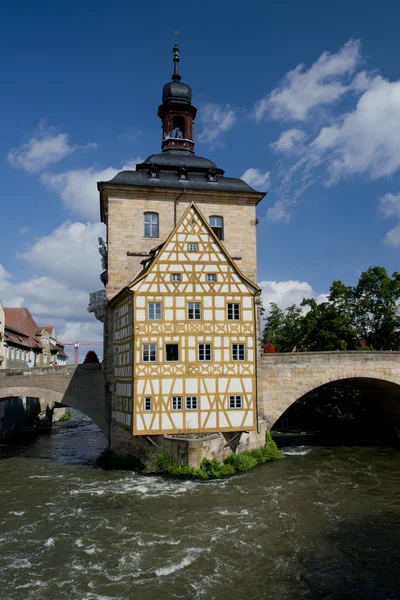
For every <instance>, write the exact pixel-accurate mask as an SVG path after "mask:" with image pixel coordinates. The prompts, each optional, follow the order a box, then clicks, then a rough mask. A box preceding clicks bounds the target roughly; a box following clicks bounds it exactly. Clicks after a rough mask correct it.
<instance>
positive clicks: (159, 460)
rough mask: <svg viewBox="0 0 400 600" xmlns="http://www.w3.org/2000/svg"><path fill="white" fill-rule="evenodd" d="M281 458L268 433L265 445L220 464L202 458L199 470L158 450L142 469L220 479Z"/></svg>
mask: <svg viewBox="0 0 400 600" xmlns="http://www.w3.org/2000/svg"><path fill="white" fill-rule="evenodd" d="M279 458H283V454H282V452H281V451H280V450H278V448H277V446H276V444H275V442H274V440H273V439H272V437H271V434H270V433H269V431H268V432H267V434H266V439H265V445H264V446H262V447H261V448H255V449H254V450H248V451H246V452H242V453H240V454H236V453H232V454H230V455H229V456H228V458H226V459H225V461H224V462H223V463H222V464H221V463H220V462H219V461H218V460H216V459H215V458H214V459H212V460H211V459H208V458H204V459H203V460H202V462H201V465H200V468H196V467H191V466H189V465H185V464H180V463H176V462H174V461H173V460H172V457H171V454H170V452H168V450H160V451H159V452H157V453H156V454H154V456H153V457H152V459H151V460H150V461H149V463H148V464H147V465H146V467H145V469H144V473H145V474H148V475H152V474H165V475H171V476H172V477H179V478H183V479H220V478H221V477H227V476H228V475H234V474H235V473H243V472H244V471H249V470H250V469H253V468H254V467H256V466H257V465H261V464H263V463H266V462H268V461H270V460H276V459H279Z"/></svg>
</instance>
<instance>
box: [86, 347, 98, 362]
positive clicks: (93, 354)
mask: <svg viewBox="0 0 400 600" xmlns="http://www.w3.org/2000/svg"><path fill="white" fill-rule="evenodd" d="M99 362H100V361H99V357H98V356H97V354H96V352H95V351H94V350H89V352H88V353H87V354H86V356H85V360H84V361H83V363H84V364H85V363H86V364H87V363H99Z"/></svg>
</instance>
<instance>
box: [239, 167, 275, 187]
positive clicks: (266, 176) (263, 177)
mask: <svg viewBox="0 0 400 600" xmlns="http://www.w3.org/2000/svg"><path fill="white" fill-rule="evenodd" d="M240 179H243V181H245V182H246V183H247V184H248V185H250V186H251V187H253V188H256V189H257V188H259V189H263V190H266V189H268V187H269V182H270V172H269V171H265V173H263V172H262V171H260V169H253V168H250V169H247V171H245V172H244V173H243V175H242V176H241V178H240Z"/></svg>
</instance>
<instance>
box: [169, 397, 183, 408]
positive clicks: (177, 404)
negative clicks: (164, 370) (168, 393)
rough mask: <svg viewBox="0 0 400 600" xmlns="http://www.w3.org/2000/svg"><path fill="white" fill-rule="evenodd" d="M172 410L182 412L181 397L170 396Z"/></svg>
mask: <svg viewBox="0 0 400 600" xmlns="http://www.w3.org/2000/svg"><path fill="white" fill-rule="evenodd" d="M171 406H172V410H182V396H172V399H171Z"/></svg>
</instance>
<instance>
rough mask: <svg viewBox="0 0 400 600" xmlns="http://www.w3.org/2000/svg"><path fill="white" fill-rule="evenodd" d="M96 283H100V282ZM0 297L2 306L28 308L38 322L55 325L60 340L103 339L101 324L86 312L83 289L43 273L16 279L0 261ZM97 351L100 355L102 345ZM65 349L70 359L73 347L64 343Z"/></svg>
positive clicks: (87, 296)
mask: <svg viewBox="0 0 400 600" xmlns="http://www.w3.org/2000/svg"><path fill="white" fill-rule="evenodd" d="M96 287H97V288H100V287H101V284H100V282H99V284H96ZM0 299H1V301H2V303H3V306H13V307H17V308H22V307H25V308H28V309H29V311H30V312H31V314H32V316H33V318H34V319H35V321H36V323H37V324H38V325H53V326H55V328H56V332H57V338H58V339H59V340H60V341H76V340H88V341H96V340H102V339H103V337H102V336H103V325H102V324H101V323H100V322H98V321H96V320H95V318H94V316H93V315H92V314H89V313H88V312H87V305H88V302H89V294H88V292H87V291H86V290H85V289H82V288H78V287H74V286H71V285H66V284H65V283H64V282H63V281H56V280H55V279H53V278H51V277H46V276H33V277H31V278H30V279H27V280H25V281H15V280H14V278H12V277H11V275H10V274H9V273H7V272H6V271H5V269H4V267H3V266H2V265H0ZM71 338H72V339H71ZM87 349H88V348H86V350H87ZM96 351H97V352H98V354H99V357H100V359H101V356H102V349H101V347H99V348H98V349H96ZM66 352H67V354H68V355H69V358H70V362H72V361H73V349H71V348H69V347H67V348H66ZM85 353H86V352H84V353H83V356H84V354H85ZM82 358H83V357H82V352H81V353H80V360H82Z"/></svg>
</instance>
